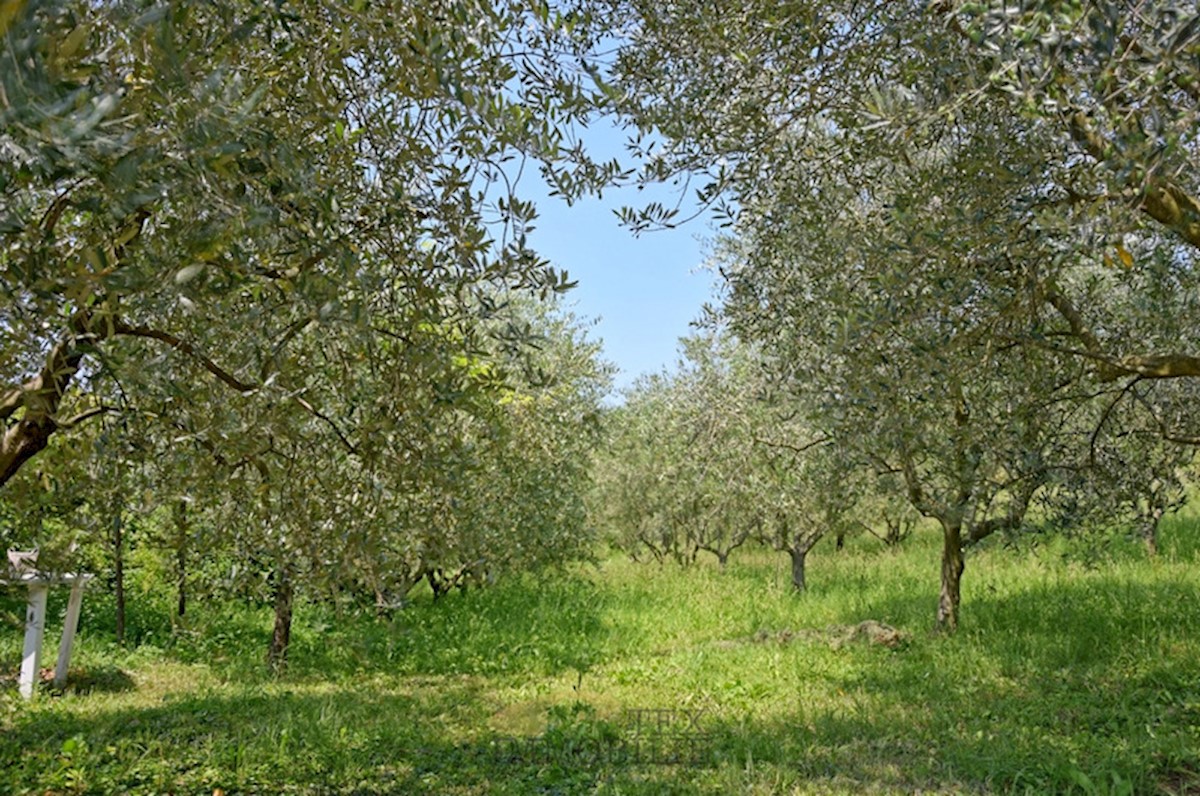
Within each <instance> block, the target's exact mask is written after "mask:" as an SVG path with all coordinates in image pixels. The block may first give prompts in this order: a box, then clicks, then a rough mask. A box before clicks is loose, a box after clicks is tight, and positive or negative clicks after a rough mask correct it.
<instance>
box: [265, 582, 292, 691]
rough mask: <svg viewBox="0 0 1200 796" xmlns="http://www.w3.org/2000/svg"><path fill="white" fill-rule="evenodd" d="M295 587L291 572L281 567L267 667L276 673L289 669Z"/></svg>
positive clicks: (276, 584)
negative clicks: (288, 655)
mask: <svg viewBox="0 0 1200 796" xmlns="http://www.w3.org/2000/svg"><path fill="white" fill-rule="evenodd" d="M295 597H296V594H295V586H294V584H293V583H292V575H291V571H290V569H289V568H288V567H287V566H281V567H279V569H277V570H276V571H275V630H274V632H273V633H272V634H271V646H270V648H269V649H268V650H267V667H268V668H269V669H270V670H271V671H273V672H276V673H280V672H283V670H284V669H286V668H287V654H288V645H289V644H290V643H291V640H292V606H293V603H294V602H295Z"/></svg>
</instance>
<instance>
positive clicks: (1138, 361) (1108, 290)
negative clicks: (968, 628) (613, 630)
mask: <svg viewBox="0 0 1200 796" xmlns="http://www.w3.org/2000/svg"><path fill="white" fill-rule="evenodd" d="M607 8H608V11H609V13H611V14H612V17H611V19H612V20H613V22H614V24H619V25H620V29H621V30H623V31H627V32H628V36H627V37H626V38H625V39H624V46H623V47H622V48H620V49H619V52H618V53H617V55H616V57H615V58H614V59H613V61H612V63H611V76H610V77H611V84H612V87H613V89H612V91H611V92H610V95H609V101H610V103H611V105H612V106H613V107H615V108H616V109H617V110H618V112H619V113H621V114H622V115H623V117H624V118H625V119H626V120H627V121H628V123H629V124H630V125H631V129H632V130H633V131H634V133H635V141H634V143H635V145H636V146H640V151H643V152H644V154H645V155H646V156H647V159H646V160H645V161H644V162H645V167H644V171H643V176H644V178H646V179H661V178H664V177H671V176H682V175H688V176H689V177H690V179H692V182H693V184H697V182H696V175H697V174H701V175H706V176H707V179H701V180H699V184H701V185H702V186H703V187H702V188H701V189H700V190H699V191H698V196H697V198H698V200H699V201H700V202H702V203H705V204H711V205H713V206H714V207H715V209H716V212H717V214H718V218H720V220H721V221H722V223H724V224H725V225H726V230H727V236H728V237H727V238H726V239H725V241H724V243H723V244H722V245H721V246H720V247H719V251H718V253H717V256H716V257H715V265H716V267H717V268H718V269H719V270H720V273H721V274H722V275H723V277H724V286H725V293H724V297H723V298H724V301H723V304H724V307H723V312H724V316H725V319H726V322H727V323H728V324H729V326H730V328H731V329H732V330H733V331H734V333H735V334H736V335H737V336H738V337H739V338H741V339H743V340H745V341H747V342H749V343H752V344H754V345H756V346H757V347H759V348H760V349H761V351H762V352H763V354H764V355H765V357H766V362H767V365H766V367H767V369H768V371H769V375H770V379H771V382H772V383H773V384H774V385H776V387H777V388H778V389H779V390H780V391H782V392H784V393H787V394H789V395H790V396H791V397H792V399H793V400H794V401H795V403H796V404H797V405H798V406H800V407H802V409H801V410H800V411H802V412H803V413H804V416H805V418H806V421H807V423H808V428H809V429H811V432H810V433H819V434H822V435H826V436H828V437H829V438H830V439H831V440H832V441H833V442H832V443H831V444H835V445H837V446H838V447H839V448H840V449H841V450H842V451H843V454H844V455H845V456H847V457H849V458H851V459H856V460H868V461H873V462H875V468H876V469H877V470H878V471H883V472H889V473H895V474H898V475H899V476H900V477H901V478H902V480H903V485H904V491H905V493H906V495H907V497H908V499H909V500H910V502H911V503H912V505H913V506H914V507H916V508H917V509H918V510H919V511H920V512H921V513H922V514H924V515H925V516H927V517H929V518H932V519H933V520H936V521H937V523H938V524H939V525H940V526H941V529H942V534H943V539H944V552H943V557H942V565H941V570H942V574H941V580H942V587H941V601H940V606H939V611H938V617H939V621H940V622H941V623H942V624H943V625H944V626H946V627H949V628H953V627H954V626H955V625H956V624H957V618H958V602H959V581H960V578H961V576H962V571H963V555H962V553H963V548H964V546H966V545H969V544H971V543H972V542H974V541H977V540H980V539H982V538H984V537H986V536H988V535H989V534H991V533H994V532H996V531H998V530H1000V529H1005V528H1016V527H1019V526H1020V525H1022V524H1023V523H1025V522H1027V521H1028V519H1029V513H1030V510H1031V506H1032V505H1033V504H1034V503H1035V502H1037V501H1046V502H1047V503H1048V504H1050V506H1049V507H1048V508H1047V511H1048V512H1050V513H1051V514H1053V513H1055V511H1059V512H1066V511H1067V510H1068V509H1072V508H1074V509H1075V510H1082V509H1081V508H1080V507H1078V506H1076V504H1078V503H1079V502H1080V501H1083V500H1084V497H1085V496H1088V495H1092V496H1093V497H1094V500H1090V501H1084V502H1088V503H1089V509H1088V510H1089V511H1092V510H1095V511H1100V512H1102V513H1112V512H1117V511H1119V510H1124V509H1127V508H1129V507H1131V506H1134V505H1137V506H1139V507H1140V508H1139V509H1138V510H1139V511H1141V512H1142V513H1143V514H1144V515H1146V516H1147V517H1149V518H1152V517H1153V516H1155V515H1156V514H1157V512H1159V511H1160V506H1161V504H1162V503H1163V502H1164V500H1165V502H1167V503H1169V502H1170V500H1169V498H1167V496H1168V495H1169V493H1170V492H1171V491H1172V490H1171V489H1170V488H1168V487H1166V486H1164V487H1163V489H1161V490H1151V492H1150V493H1148V492H1147V489H1148V485H1150V484H1153V483H1158V482H1163V483H1164V484H1165V483H1166V481H1168V480H1169V479H1167V478H1165V477H1164V475H1163V474H1169V473H1170V472H1171V471H1172V468H1171V465H1172V464H1173V463H1177V462H1178V460H1179V459H1180V458H1181V457H1182V458H1186V457H1187V456H1188V454H1187V453H1186V452H1182V453H1181V452H1180V450H1179V449H1178V447H1176V446H1178V445H1184V446H1189V445H1194V444H1195V443H1196V442H1197V441H1200V440H1197V437H1196V435H1195V434H1194V432H1193V431H1191V429H1195V428H1196V425H1197V424H1196V420H1197V419H1196V417H1195V415H1194V407H1195V406H1196V400H1195V398H1196V383H1195V377H1196V376H1197V375H1200V367H1198V363H1200V360H1198V359H1197V357H1196V356H1195V354H1194V352H1195V351H1198V350H1200V339H1198V338H1197V328H1198V327H1197V326H1196V324H1195V323H1194V318H1195V317H1196V309H1197V307H1196V297H1197V296H1198V295H1200V292H1198V291H1197V288H1198V287H1200V284H1198V282H1197V280H1198V279H1200V268H1198V266H1200V262H1198V260H1197V257H1198V255H1200V233H1198V230H1200V200H1198V199H1197V196H1200V169H1197V162H1196V158H1197V156H1198V154H1200V149H1198V142H1197V138H1196V136H1197V134H1198V133H1197V131H1198V130H1200V124H1198V123H1197V122H1200V94H1198V93H1197V90H1196V86H1197V85H1200V27H1198V26H1197V25H1196V17H1195V9H1194V8H1192V7H1190V6H1189V5H1187V4H1182V3H1175V2H1169V0H1163V1H1162V2H1154V3H1140V4H1135V5H1130V4H1125V3H1119V2H1099V3H1081V4H1065V5H1064V4H1061V3H1051V2H1032V3H1022V4H1018V5H1016V6H1014V5H1012V4H1003V3H989V2H984V3H966V2H955V1H954V0H950V2H936V3H932V4H927V3H884V4H870V3H868V4H850V5H846V4H828V3H824V2H819V1H818V2H800V3H789V4H787V5H780V4H777V3H769V2H761V3H755V2H751V3H744V4H740V5H738V6H737V7H736V8H732V7H731V8H726V9H722V12H721V13H719V14H714V13H712V10H711V8H709V7H708V6H704V7H702V6H701V5H700V4H698V3H690V2H681V3H671V4H661V3H653V2H641V0H628V1H618V2H614V3H612V4H610V5H608V6H607ZM638 142H643V143H642V144H640V145H639V143H638ZM626 217H627V218H628V219H629V220H630V221H632V222H633V223H634V224H635V225H636V226H642V227H647V226H653V225H655V224H663V223H668V224H669V223H673V222H674V220H675V218H674V211H672V210H669V209H663V208H649V209H647V210H645V211H642V212H640V213H635V212H631V213H629V214H627V216H626ZM1156 473H1157V474H1159V475H1158V476H1157V481H1156V476H1155V475H1154V474H1156ZM1148 496H1149V503H1152V504H1155V507H1154V508H1149V507H1148V504H1147V502H1146V501H1147V498H1148ZM1150 521H1151V520H1149V519H1148V520H1147V522H1150Z"/></svg>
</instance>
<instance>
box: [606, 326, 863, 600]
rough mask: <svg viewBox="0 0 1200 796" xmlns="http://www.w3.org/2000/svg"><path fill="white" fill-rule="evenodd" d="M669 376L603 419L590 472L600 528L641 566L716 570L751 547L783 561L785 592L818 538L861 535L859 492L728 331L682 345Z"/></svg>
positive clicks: (851, 474) (646, 384)
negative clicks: (705, 557)
mask: <svg viewBox="0 0 1200 796" xmlns="http://www.w3.org/2000/svg"><path fill="white" fill-rule="evenodd" d="M680 353H681V356H680V362H679V366H678V370H677V371H676V372H675V373H669V374H668V373H664V374H661V375H656V376H652V377H649V378H646V379H644V380H642V381H641V382H639V383H638V384H637V385H636V386H635V387H634V388H633V389H632V390H630V391H629V392H628V393H627V394H626V400H625V404H624V405H623V406H621V407H619V408H617V409H615V410H613V411H612V412H611V414H610V417H609V437H608V445H607V447H606V449H605V452H604V454H603V456H602V457H601V458H600V461H599V463H598V465H597V488H596V492H595V494H594V505H595V509H594V511H595V514H596V517H597V521H598V522H599V523H600V524H601V525H602V526H603V527H604V528H605V529H606V530H607V531H608V534H609V537H610V539H611V540H612V541H614V542H615V543H616V545H617V546H618V547H620V548H621V549H623V550H625V551H626V552H627V553H629V554H630V555H632V556H634V557H637V556H639V555H641V554H643V553H649V554H650V555H652V556H653V557H654V558H656V559H659V560H662V559H663V558H666V557H673V558H675V559H676V560H679V561H681V562H685V563H686V562H689V561H691V560H694V558H695V557H696V555H697V554H698V553H699V552H701V551H703V552H707V553H710V554H711V555H713V556H714V557H716V559H717V562H718V564H719V565H720V567H721V568H722V569H724V568H725V566H726V563H727V562H728V559H729V556H730V555H731V554H732V553H733V551H734V550H736V549H738V548H739V547H741V546H743V545H745V544H747V543H748V542H753V543H755V544H759V545H767V546H769V547H772V548H774V549H776V550H778V551H780V552H782V553H785V554H787V555H788V556H789V558H790V560H791V564H792V583H793V586H794V587H795V588H796V589H797V590H800V591H802V590H804V588H805V587H806V583H807V581H806V576H805V573H806V570H805V563H806V561H807V556H808V553H809V552H810V551H811V550H812V548H813V546H814V545H815V544H816V543H817V542H818V541H820V540H821V539H822V538H823V537H824V536H825V535H827V534H833V535H841V534H846V533H849V532H851V531H853V530H855V529H856V528H857V522H858V518H857V515H856V514H855V509H856V507H857V506H858V504H859V501H860V500H861V499H862V498H863V497H864V494H865V491H866V490H865V489H864V488H863V484H862V481H861V479H860V478H858V477H857V476H856V472H855V470H854V468H853V467H852V466H851V464H850V462H849V461H848V460H847V459H845V458H844V457H843V455H842V452H841V450H840V449H838V448H836V447H834V446H831V445H827V444H825V443H827V442H828V439H827V438H821V437H818V436H816V435H814V434H812V433H811V432H809V431H807V430H806V429H807V428H808V426H807V425H806V424H805V423H804V422H802V421H800V420H798V419H797V416H798V410H797V407H796V406H795V405H794V404H779V403H777V402H773V401H772V400H771V396H770V395H769V394H768V392H767V387H768V385H767V382H766V381H765V380H764V378H763V370H762V369H763V367H764V362H763V361H762V359H761V358H760V357H759V356H758V355H757V354H756V353H755V352H754V351H753V350H752V349H751V348H749V347H747V346H744V345H741V344H739V343H738V342H737V341H736V339H735V338H733V337H732V336H731V335H729V334H727V333H724V332H712V333H702V334H697V335H695V336H692V337H689V338H685V339H683V340H682V341H681V342H680Z"/></svg>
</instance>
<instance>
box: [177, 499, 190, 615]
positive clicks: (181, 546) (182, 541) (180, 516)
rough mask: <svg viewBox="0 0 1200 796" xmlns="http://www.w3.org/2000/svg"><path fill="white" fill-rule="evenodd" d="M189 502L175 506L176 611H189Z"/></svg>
mask: <svg viewBox="0 0 1200 796" xmlns="http://www.w3.org/2000/svg"><path fill="white" fill-rule="evenodd" d="M187 540H188V525H187V503H185V502H183V501H182V500H181V501H179V503H177V504H176V506H175V586H176V590H177V591H178V594H179V601H178V605H177V607H176V612H177V614H178V615H179V616H181V617H182V616H183V615H184V614H185V613H187Z"/></svg>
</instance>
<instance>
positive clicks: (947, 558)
mask: <svg viewBox="0 0 1200 796" xmlns="http://www.w3.org/2000/svg"><path fill="white" fill-rule="evenodd" d="M963 567H964V563H963V551H962V526H961V525H959V524H958V523H950V522H947V521H945V520H943V521H942V591H941V596H940V598H939V599H938V611H937V621H938V627H939V628H940V629H941V630H943V631H945V632H947V633H953V632H954V631H955V630H957V629H958V606H959V603H960V602H961V601H962V589H961V585H962V574H963Z"/></svg>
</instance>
